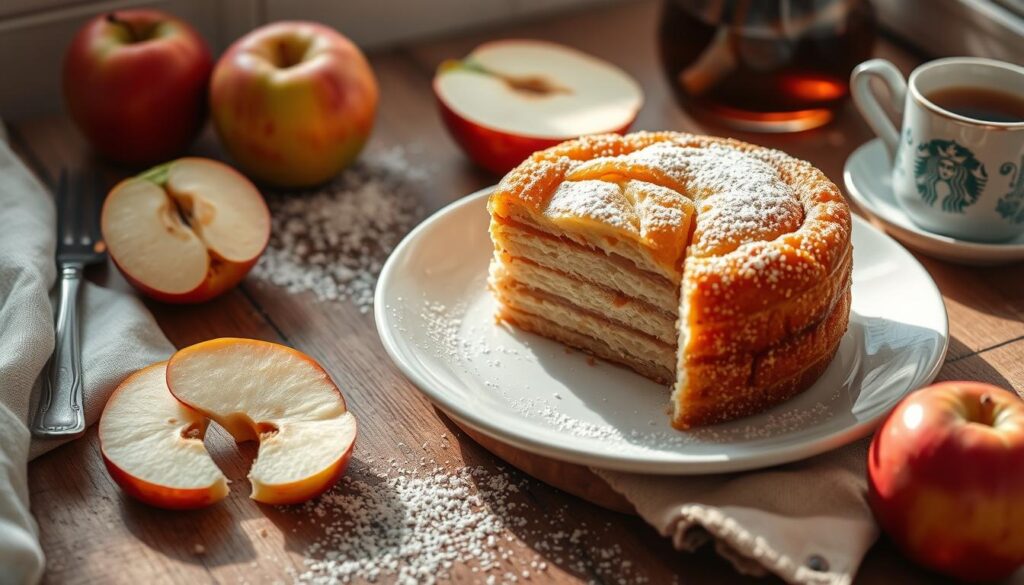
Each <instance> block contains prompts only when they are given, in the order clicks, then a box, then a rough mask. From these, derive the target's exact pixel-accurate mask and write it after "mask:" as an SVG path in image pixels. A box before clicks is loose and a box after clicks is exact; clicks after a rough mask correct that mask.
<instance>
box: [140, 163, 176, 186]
mask: <svg viewBox="0 0 1024 585" xmlns="http://www.w3.org/2000/svg"><path fill="white" fill-rule="evenodd" d="M170 172H171V163H164V164H162V165H157V166H155V167H153V168H151V169H149V170H146V171H143V172H141V173H139V176H138V178H140V179H143V180H145V181H149V182H150V183H156V184H157V185H159V186H161V187H163V186H164V185H166V184H167V175H168V174H169V173H170Z"/></svg>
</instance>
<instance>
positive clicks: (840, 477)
mask: <svg viewBox="0 0 1024 585" xmlns="http://www.w3.org/2000/svg"><path fill="white" fill-rule="evenodd" d="M867 446H868V440H867V439H865V440H862V441H858V442H856V443H854V444H852V445H848V446H846V447H844V448H842V449H838V450H836V451H833V452H831V453H827V454H825V455H820V456H818V457H814V458H812V459H807V460H805V461H800V462H797V463H791V464H789V465H784V466H780V467H775V468H772V469H768V470H763V471H757V472H751V473H740V474H728V475H705V476H688V477H664V476H651V475H635V474H630V473H619V472H615V471H606V470H600V469H594V470H593V471H594V472H595V473H596V474H597V475H599V476H600V477H601V478H602V479H604V480H605V481H607V482H608V484H610V485H611V487H612V489H614V490H615V491H617V492H619V493H620V494H622V495H623V496H625V498H626V499H627V500H629V501H630V502H631V503H632V504H633V506H634V507H636V510H637V512H638V513H639V514H640V516H641V517H643V518H644V520H646V521H647V522H648V523H649V524H651V525H652V526H654V527H655V528H656V529H657V530H658V531H659V532H660V533H661V534H662V535H664V536H667V537H670V538H671V539H672V543H673V544H674V545H675V547H676V548H677V549H680V550H686V551H693V550H695V549H696V548H698V547H700V546H702V545H703V544H705V543H707V542H709V541H711V542H714V545H715V549H716V550H717V551H718V552H719V554H721V555H722V556H723V557H725V558H726V559H728V560H729V561H730V562H731V563H732V564H733V566H734V567H735V568H736V569H737V570H738V571H739V572H741V573H745V574H748V575H764V574H766V573H768V572H771V573H774V574H776V575H778V576H779V577H781V578H782V579H784V580H785V581H787V582H789V583H797V584H800V585H848V584H849V583H851V582H852V581H853V576H854V574H855V573H856V571H857V567H858V566H859V565H860V562H861V560H862V559H863V558H864V555H865V553H867V551H868V549H869V548H871V545H872V544H873V543H874V542H875V539H876V538H877V537H878V528H877V526H876V524H875V521H874V519H873V517H872V516H871V510H870V508H868V503H867V500H866V499H865V495H866V489H867V487H866V486H867V482H866V479H865V467H866V463H865V462H866V456H867Z"/></svg>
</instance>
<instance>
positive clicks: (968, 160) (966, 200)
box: [914, 139, 988, 213]
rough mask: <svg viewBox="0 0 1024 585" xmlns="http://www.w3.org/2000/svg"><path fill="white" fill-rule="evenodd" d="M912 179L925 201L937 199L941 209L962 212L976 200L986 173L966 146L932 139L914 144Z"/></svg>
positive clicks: (932, 203) (932, 202)
mask: <svg viewBox="0 0 1024 585" xmlns="http://www.w3.org/2000/svg"><path fill="white" fill-rule="evenodd" d="M914 179H915V182H916V183H917V192H918V194H920V195H921V198H922V199H924V201H925V203H927V204H928V205H935V202H936V201H940V202H941V205H942V210H943V211H946V212H949V213H963V212H964V208H965V207H967V206H969V205H973V204H974V202H975V201H977V200H978V196H980V195H981V192H982V190H983V189H984V188H985V183H986V182H987V181H988V173H987V172H985V165H983V164H981V162H980V161H978V159H976V158H974V154H973V153H972V152H971V151H970V150H967V149H966V148H964V147H963V146H960V145H959V144H957V143H956V141H953V140H938V139H936V140H931V141H929V142H927V143H925V144H920V145H918V147H917V160H916V161H915V163H914Z"/></svg>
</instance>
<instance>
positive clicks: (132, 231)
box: [100, 158, 270, 303]
mask: <svg viewBox="0 0 1024 585" xmlns="http://www.w3.org/2000/svg"><path fill="white" fill-rule="evenodd" d="M100 229H101V230H102V232H103V240H104V242H106V245H107V249H108V251H109V252H110V257H111V259H112V260H113V261H114V264H115V265H117V267H118V269H120V270H121V273H122V274H124V276H125V279H127V280H128V282H130V283H131V284H132V285H134V286H135V287H136V288H138V289H139V290H140V291H141V292H142V293H144V294H146V295H148V296H150V297H152V298H154V299H157V300H159V301H164V302H170V303H199V302H203V301H206V300H209V299H212V298H213V297H215V296H217V295H220V294H221V293H224V292H226V291H227V290H229V289H230V288H232V287H234V286H235V285H236V284H238V283H239V282H241V280H242V279H243V278H245V275H246V274H247V273H248V272H249V269H250V268H252V267H253V265H255V264H256V261H257V260H259V257H260V255H261V254H262V253H263V249H264V248H266V246H267V242H268V240H269V239H270V211H269V210H268V209H267V204H266V202H264V201H263V197H262V196H261V195H260V192H259V191H258V190H257V189H256V187H255V186H254V185H253V184H252V182H250V181H249V179H247V178H245V176H243V175H242V174H240V173H239V172H237V171H235V170H234V169H232V168H231V167H229V166H227V165H226V164H224V163H221V162H218V161H215V160H210V159H204V158H181V159H178V160H176V161H173V162H170V163H167V164H165V165H161V166H158V167H154V168H153V169H150V170H149V171H147V172H145V173H143V174H141V175H139V176H137V177H133V178H130V179H126V180H124V181H122V182H121V183H119V184H118V185H117V186H115V187H114V189H113V190H111V192H110V194H109V195H107V199H106V201H105V202H104V204H103V212H102V215H101V217H100Z"/></svg>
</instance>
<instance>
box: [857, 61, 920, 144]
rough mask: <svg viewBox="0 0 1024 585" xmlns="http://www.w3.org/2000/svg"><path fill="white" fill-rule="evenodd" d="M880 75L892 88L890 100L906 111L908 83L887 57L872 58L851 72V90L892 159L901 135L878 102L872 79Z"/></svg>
mask: <svg viewBox="0 0 1024 585" xmlns="http://www.w3.org/2000/svg"><path fill="white" fill-rule="evenodd" d="M872 77H879V78H881V80H882V81H883V82H884V83H885V85H886V86H888V88H889V103H890V104H891V105H892V107H893V109H895V110H896V111H897V112H900V114H901V115H902V113H903V102H904V100H905V99H906V97H907V82H906V81H905V80H904V79H903V74H902V73H900V70H899V69H897V68H896V66H895V65H893V64H892V63H890V62H889V61H886V60H885V59H871V60H870V61H865V62H863V63H861V64H860V65H858V66H857V68H856V69H854V70H853V73H852V74H850V90H851V93H852V94H853V103H855V104H856V105H857V109H858V110H860V114H861V115H862V116H864V120H865V121H866V122H867V123H868V126H871V129H872V130H874V131H875V134H877V135H878V137H879V138H881V139H882V142H884V143H885V149H886V150H888V151H889V158H890V160H891V159H892V158H893V157H895V155H896V147H897V146H898V145H899V141H900V134H899V130H897V129H896V126H894V125H893V123H892V120H890V119H889V116H888V114H886V113H885V110H883V109H882V105H881V104H880V103H878V96H876V95H875V93H874V92H873V91H871V84H870V82H871V78H872Z"/></svg>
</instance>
